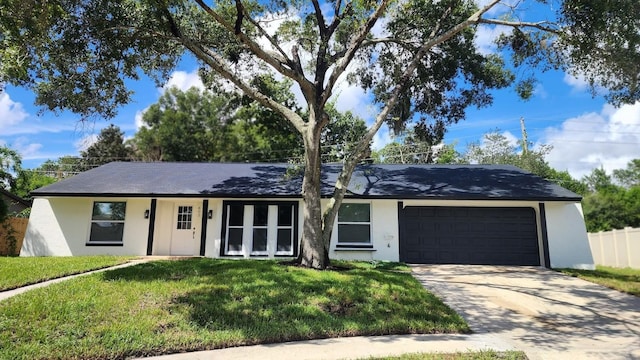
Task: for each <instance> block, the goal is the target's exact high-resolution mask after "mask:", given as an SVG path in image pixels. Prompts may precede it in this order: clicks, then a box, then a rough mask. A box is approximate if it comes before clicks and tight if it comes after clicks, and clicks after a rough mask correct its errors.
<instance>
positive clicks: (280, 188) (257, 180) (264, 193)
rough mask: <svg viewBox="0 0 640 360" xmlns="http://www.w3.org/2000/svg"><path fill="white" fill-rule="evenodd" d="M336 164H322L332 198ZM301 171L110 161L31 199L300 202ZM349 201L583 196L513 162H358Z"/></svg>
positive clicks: (282, 166) (279, 166)
mask: <svg viewBox="0 0 640 360" xmlns="http://www.w3.org/2000/svg"><path fill="white" fill-rule="evenodd" d="M340 169H341V166H340V165H324V166H323V171H322V185H321V186H322V195H323V196H330V194H331V193H332V189H333V184H335V181H336V179H337V177H338V174H339V172H340ZM301 187H302V170H301V169H297V168H296V167H294V166H292V165H289V164H270V163H261V164H246V163H168V162H154V163H143V162H113V163H109V164H106V165H103V166H100V167H98V168H95V169H92V170H89V171H86V172H83V173H81V174H78V175H76V176H73V177H71V178H68V179H65V180H63V181H60V182H58V183H55V184H52V185H49V186H46V187H43V188H40V189H37V190H35V191H33V192H32V195H33V196H118V197H210V198H212V197H231V198H247V197H256V198H261V197H270V198H274V197H300V191H301ZM346 196H347V197H351V198H394V199H451V200H482V199H494V200H535V201H543V200H557V201H579V200H580V199H581V197H580V196H579V195H577V194H575V193H573V192H571V191H569V190H567V189H564V188H562V187H560V186H558V185H556V184H554V183H551V182H549V181H547V180H544V179H542V178H540V177H538V176H535V175H532V174H530V173H528V172H526V171H524V170H522V169H519V168H517V167H515V166H510V165H361V166H358V167H357V168H356V171H355V172H354V174H353V177H352V179H351V183H350V184H349V188H348V193H347V195H346Z"/></svg>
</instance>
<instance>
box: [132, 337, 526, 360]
mask: <svg viewBox="0 0 640 360" xmlns="http://www.w3.org/2000/svg"><path fill="white" fill-rule="evenodd" d="M488 349H493V350H496V351H506V350H514V348H513V347H512V346H511V345H510V344H508V343H506V342H504V341H503V340H501V339H500V338H499V337H497V336H493V335H491V334H471V335H458V334H441V335H389V336H358V337H348V338H333V339H323V340H310V341H297V342H290V343H282V344H267V345H255V346H242V347H235V348H227V349H220V350H210V351H198V352H190V353H182V354H171V355H163V356H156V357H149V358H144V359H146V360H148V359H156V360H187V359H188V360H209V359H225V360H239V359H262V360H276V359H277V360H331V359H367V358H369V357H372V356H378V357H383V356H394V355H402V354H408V353H456V352H468V351H480V350H488Z"/></svg>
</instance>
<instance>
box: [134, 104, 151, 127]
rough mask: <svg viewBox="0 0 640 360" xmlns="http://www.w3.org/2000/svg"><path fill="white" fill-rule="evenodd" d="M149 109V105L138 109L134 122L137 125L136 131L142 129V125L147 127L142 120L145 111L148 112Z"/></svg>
mask: <svg viewBox="0 0 640 360" xmlns="http://www.w3.org/2000/svg"><path fill="white" fill-rule="evenodd" d="M147 110H149V107H148V106H147V107H146V108H144V109H143V110H138V111H136V116H135V118H134V124H135V126H136V131H138V130H140V128H141V127H143V126H144V127H147V125H146V124H145V123H144V122H143V121H142V117H143V116H144V113H145V112H147Z"/></svg>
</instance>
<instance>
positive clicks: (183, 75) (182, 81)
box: [160, 69, 204, 92]
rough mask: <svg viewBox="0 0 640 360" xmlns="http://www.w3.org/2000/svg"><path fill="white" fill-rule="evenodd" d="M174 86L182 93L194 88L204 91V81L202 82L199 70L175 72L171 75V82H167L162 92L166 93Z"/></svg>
mask: <svg viewBox="0 0 640 360" xmlns="http://www.w3.org/2000/svg"><path fill="white" fill-rule="evenodd" d="M172 86H175V87H177V88H178V89H180V90H182V91H187V90H189V89H190V88H192V87H196V88H198V89H200V90H204V84H203V83H202V80H200V75H198V69H195V70H193V71H191V72H186V71H174V72H173V74H171V78H170V79H169V81H167V83H166V84H165V85H164V86H163V87H162V89H161V90H160V91H161V92H164V91H165V90H167V89H168V88H170V87H172Z"/></svg>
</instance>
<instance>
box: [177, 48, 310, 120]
mask: <svg viewBox="0 0 640 360" xmlns="http://www.w3.org/2000/svg"><path fill="white" fill-rule="evenodd" d="M180 40H181V43H182V44H183V45H184V46H185V47H186V48H187V49H189V50H190V51H191V52H192V53H193V54H194V55H195V56H196V57H197V58H198V59H200V60H202V61H203V62H205V63H206V64H207V65H209V66H211V68H213V69H214V70H215V71H216V72H217V73H218V74H220V75H221V76H222V77H224V78H225V79H227V80H229V81H231V82H232V83H233V84H234V85H236V86H237V87H238V88H239V89H240V90H242V91H243V92H244V93H245V94H246V95H247V96H249V97H250V98H252V99H254V100H256V101H257V102H259V103H260V104H262V105H264V106H266V107H268V108H269V109H272V110H273V111H275V112H277V113H279V114H281V115H282V116H284V117H285V118H286V119H287V120H289V121H290V122H291V123H292V124H293V126H294V127H295V128H296V130H298V131H299V132H300V133H302V132H303V131H304V127H305V123H304V120H303V119H302V118H301V117H300V115H298V114H297V113H296V112H295V111H293V110H291V109H289V108H288V107H286V106H284V105H282V104H280V103H279V102H277V101H275V100H274V99H272V98H271V97H269V96H267V95H265V94H263V93H262V92H260V91H259V90H257V89H255V88H254V87H252V86H250V85H249V84H247V83H246V82H245V81H243V80H242V79H240V78H239V77H238V76H236V75H235V74H234V73H233V71H232V70H231V69H229V67H228V66H227V65H226V64H225V60H224V59H223V58H222V57H221V56H220V55H218V54H216V53H215V52H213V51H211V50H209V49H207V48H205V47H202V46H200V45H198V44H195V43H193V42H192V41H190V40H189V39H187V38H184V37H182V38H180Z"/></svg>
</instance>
